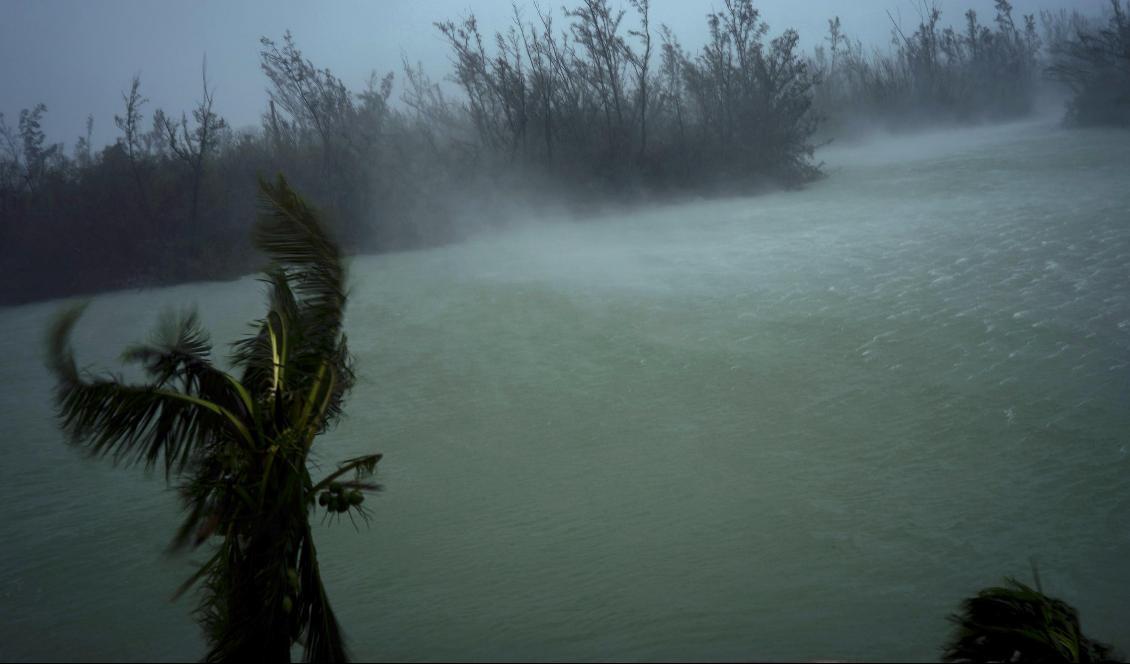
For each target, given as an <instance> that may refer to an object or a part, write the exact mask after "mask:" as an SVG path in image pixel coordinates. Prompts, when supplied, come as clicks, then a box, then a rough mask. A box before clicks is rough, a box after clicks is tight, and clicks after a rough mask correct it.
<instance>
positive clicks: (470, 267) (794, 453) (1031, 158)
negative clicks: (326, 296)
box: [0, 119, 1130, 660]
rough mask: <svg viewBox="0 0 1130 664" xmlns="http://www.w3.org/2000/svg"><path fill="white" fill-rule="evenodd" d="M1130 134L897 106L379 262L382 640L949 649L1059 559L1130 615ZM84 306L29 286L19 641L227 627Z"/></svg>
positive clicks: (329, 529)
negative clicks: (128, 419) (109, 377)
mask: <svg viewBox="0 0 1130 664" xmlns="http://www.w3.org/2000/svg"><path fill="white" fill-rule="evenodd" d="M1128 154H1130V134H1127V133H1126V132H1118V131H1107V130H1074V131H1066V130H1063V129H1061V128H1059V127H1058V126H1057V125H1056V123H1055V121H1053V120H1046V119H1045V120H1036V121H1029V122H1025V123H1020V124H1013V125H1005V126H1000V127H994V128H980V129H969V130H961V131H951V132H935V133H926V134H916V135H910V136H904V137H901V138H882V139H874V140H871V141H869V142H865V143H859V144H855V145H842V146H841V145H834V146H831V147H828V148H826V149H824V150H823V151H822V152H821V153H820V154H819V157H820V158H822V159H824V160H825V161H826V162H827V164H828V171H829V173H830V177H827V178H825V179H823V180H820V181H817V182H815V183H814V184H811V185H809V186H807V187H805V188H804V189H803V190H801V191H792V192H781V193H769V194H765V195H761V196H758V197H756V198H730V199H723V200H713V201H708V202H685V203H681V204H677V205H670V206H664V207H656V208H653V209H648V210H643V211H639V212H636V213H632V214H620V215H618V216H617V217H615V218H601V219H593V220H589V222H588V223H583V224H576V223H566V220H558V219H552V218H543V219H536V218H534V219H529V220H528V223H523V224H517V225H515V226H514V227H513V228H511V229H509V230H506V231H500V232H495V233H492V234H490V235H483V236H479V237H476V238H473V239H471V240H470V241H467V242H464V243H461V244H456V245H451V246H447V247H443V248H438V249H430V250H423V251H413V252H403V253H397V254H387V255H381V256H375V257H358V258H355V259H354V260H353V261H352V263H351V284H352V291H351V300H350V304H349V308H348V311H347V328H348V333H349V337H350V342H351V345H352V349H353V351H354V353H355V354H356V357H357V370H358V375H359V381H358V385H357V386H356V388H355V390H354V391H353V393H352V395H351V397H350V399H349V401H348V403H347V406H346V418H345V420H344V421H343V423H342V424H341V425H340V426H339V427H338V428H337V429H336V430H334V431H333V432H331V433H329V434H327V435H326V436H325V437H324V439H321V440H320V442H319V443H318V446H316V447H315V449H318V448H319V447H320V449H321V450H322V452H321V453H322V455H323V456H324V458H326V459H327V460H336V459H339V458H345V457H348V456H352V455H355V454H361V453H364V452H368V451H371V450H374V449H375V450H378V451H381V452H383V453H385V459H384V461H383V462H382V465H381V471H380V473H379V478H380V481H381V482H382V483H383V484H384V485H385V491H384V493H383V494H380V495H378V496H375V497H373V498H371V499H370V501H371V502H370V503H369V505H368V506H369V507H371V508H372V510H373V512H374V519H373V522H372V524H371V525H370V527H368V528H365V527H362V529H361V531H360V534H358V533H355V532H354V531H353V529H352V528H351V527H350V525H349V524H348V522H346V523H338V524H334V525H326V526H325V527H321V528H319V529H318V532H317V537H318V542H319V553H320V554H321V557H320V560H321V566H322V569H323V572H324V574H325V577H326V583H327V585H328V590H329V593H330V596H331V597H332V598H333V601H334V604H335V607H336V609H337V612H338V615H339V618H340V619H341V621H342V623H343V625H344V627H345V629H346V630H347V635H348V637H349V641H350V644H351V646H352V648H353V651H354V653H355V655H356V656H357V658H359V659H371V658H379V659H388V660H395V659H402V658H411V659H428V660H437V659H448V658H458V659H495V658H505V659H514V660H520V659H525V658H530V657H533V658H538V659H575V658H583V659H656V658H670V659H690V658H695V657H706V658H711V659H725V658H732V659H749V658H757V659H774V658H787V659H801V658H849V659H852V658H854V659H884V660H900V659H910V660H936V659H937V658H938V656H939V650H938V647H939V644H940V643H942V641H944V639H945V636H946V634H947V630H948V625H947V623H946V620H945V616H946V615H947V614H948V613H949V612H951V611H953V610H954V608H955V607H956V606H957V603H958V602H959V601H960V599H961V598H963V597H965V596H968V595H969V594H970V593H972V592H974V591H975V590H977V589H978V588H981V587H984V586H985V585H988V584H991V583H993V582H995V581H996V580H997V579H999V578H1000V577H1002V576H1005V575H1015V576H1018V577H1021V578H1028V577H1029V575H1030V573H1029V569H1030V567H1029V561H1030V560H1031V559H1035V560H1036V561H1037V562H1038V564H1039V568H1040V570H1041V574H1042V576H1043V580H1044V584H1045V587H1046V588H1047V589H1048V590H1049V592H1052V593H1054V594H1056V595H1058V596H1060V597H1062V598H1063V599H1065V600H1067V601H1069V602H1071V603H1073V604H1074V605H1075V606H1076V607H1077V608H1078V609H1079V611H1080V615H1081V616H1082V617H1083V620H1084V625H1085V627H1086V630H1087V633H1088V634H1089V635H1092V636H1094V637H1095V638H1099V639H1103V640H1109V641H1114V642H1115V643H1116V644H1117V643H1121V644H1125V643H1127V641H1126V639H1125V636H1126V632H1125V626H1126V625H1127V624H1130V605H1128V604H1127V602H1126V598H1125V592H1124V589H1125V588H1127V587H1130V562H1128V561H1130V485H1128V483H1127V481H1126V479H1127V477H1130V438H1128V434H1127V432H1128V431H1130V408H1128V406H1130V225H1128V223H1127V222H1128V220H1130V169H1128V168H1127V155H1128ZM261 290H262V289H261V285H260V284H259V283H258V282H257V281H256V280H255V279H254V278H252V277H247V278H244V279H242V280H240V281H237V282H230V283H219V282H216V283H198V284H189V285H184V286H178V287H173V288H166V289H153V290H145V291H138V292H116V293H110V294H105V295H101V296H98V297H96V298H95V299H94V301H93V304H92V305H91V307H90V308H89V310H88V312H87V315H86V316H85V317H84V318H83V320H82V321H81V322H80V325H79V327H78V329H77V331H76V336H75V346H76V349H77V351H78V355H79V358H78V359H79V364H80V365H86V364H91V365H95V366H98V367H105V368H109V369H115V370H117V367H118V364H117V361H116V354H117V353H118V352H119V350H120V349H121V348H122V347H123V346H124V345H125V344H127V343H129V342H133V341H136V340H139V339H142V338H144V336H145V335H146V334H147V332H148V330H149V329H150V328H151V326H152V324H153V323H154V322H155V321H156V319H157V314H158V312H159V311H160V310H161V309H162V308H166V307H171V306H184V305H192V304H195V305H198V306H199V307H200V312H201V315H202V319H203V322H204V324H205V326H206V327H207V328H208V329H209V330H211V331H212V334H213V339H214V341H215V342H216V343H217V350H218V351H220V352H222V351H223V350H224V348H225V347H224V344H225V343H226V342H227V341H229V340H234V339H236V338H237V337H238V336H240V335H242V334H243V333H244V332H245V331H246V327H245V326H246V323H247V321H249V320H251V319H253V318H254V317H256V316H258V315H260V314H261V311H262V305H261V301H262V293H261ZM60 306H61V303H60V302H58V301H54V302H44V303H39V304H32V305H26V306H20V307H13V308H7V309H2V310H0V329H3V330H4V335H3V336H0V353H2V354H3V356H4V357H5V358H7V359H6V362H5V371H4V373H5V378H6V379H5V380H4V381H3V383H0V413H2V416H3V421H4V422H5V423H6V425H7V431H6V433H5V435H4V439H5V441H6V443H7V445H8V454H7V461H6V462H5V463H4V464H2V465H0V506H2V507H0V510H3V511H4V512H5V513H4V514H3V516H2V517H0V522H2V523H4V524H5V530H6V531H7V532H6V541H7V542H8V544H7V545H6V546H5V547H4V548H3V549H2V550H0V612H2V614H3V618H2V619H0V658H2V659H6V660H11V659H28V658H68V659H71V658H83V659H123V660H146V659H150V658H153V659H163V660H168V659H185V658H190V657H197V656H199V655H200V654H201V653H202V652H203V647H204V646H203V642H202V640H201V638H200V636H199V631H198V628H197V626H196V625H195V624H194V623H193V621H192V619H191V617H190V609H191V602H187V601H181V602H178V603H170V602H169V601H168V600H169V598H170V596H171V595H172V593H173V592H174V590H175V589H176V588H177V586H178V585H179V584H180V583H181V581H182V580H183V579H184V578H185V577H187V576H188V575H189V574H190V573H191V572H192V570H193V567H192V565H190V564H189V563H190V561H195V560H197V559H198V558H202V557H203V554H197V555H192V556H188V557H187V558H185V557H175V558H170V557H164V556H162V552H163V551H164V550H165V547H166V545H167V543H168V539H169V537H170V534H171V531H170V528H171V527H170V524H172V523H174V522H175V519H176V517H177V514H178V508H177V505H176V500H175V494H174V492H173V491H172V490H164V489H163V486H164V485H163V478H162V477H160V476H158V475H154V476H152V477H150V478H148V479H146V478H144V477H142V476H141V474H140V473H135V472H124V471H122V470H120V469H114V468H112V467H111V466H110V465H109V464H108V463H91V462H89V461H87V460H85V459H84V458H82V456H81V455H80V454H79V452H78V451H76V450H74V449H72V448H69V447H67V446H66V445H64V444H63V437H62V434H61V433H60V432H59V431H58V429H57V427H56V423H55V420H54V416H53V410H52V406H51V398H50V390H51V381H50V378H49V376H48V374H47V372H46V370H45V369H44V368H43V363H42V357H41V355H40V353H39V352H33V351H32V350H30V349H39V348H41V344H42V338H43V334H44V330H45V328H46V325H47V323H48V321H49V320H50V318H51V316H52V315H53V314H54V313H55V312H56V311H57V310H58V309H59V308H60ZM1120 639H1121V641H1120Z"/></svg>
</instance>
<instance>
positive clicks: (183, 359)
mask: <svg viewBox="0 0 1130 664" xmlns="http://www.w3.org/2000/svg"><path fill="white" fill-rule="evenodd" d="M211 352H212V343H211V340H210V339H209V337H208V333H207V332H205V331H204V329H203V328H202V327H201V326H200V320H199V317H198V316H197V314H196V312H195V311H193V310H190V311H187V312H185V313H182V314H180V315H179V316H177V315H173V314H170V313H166V314H165V315H164V316H163V317H162V318H161V321H160V323H159V324H158V326H157V330H156V332H155V333H154V335H153V337H152V340H151V341H150V342H149V343H147V344H137V345H134V346H130V347H128V348H126V350H125V351H124V352H123V353H122V359H123V360H125V361H127V362H136V363H139V364H141V365H142V366H143V367H144V368H145V371H146V373H148V374H149V376H150V377H151V378H153V380H154V381H155V382H156V384H158V385H164V384H165V383H167V382H169V380H171V379H172V378H174V377H175V376H178V375H184V374H188V375H194V374H199V373H200V372H202V371H206V370H210V369H211V368H212V365H211V362H210V358H209V355H210V354H211Z"/></svg>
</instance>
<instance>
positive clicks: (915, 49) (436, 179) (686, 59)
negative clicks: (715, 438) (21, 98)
mask: <svg viewBox="0 0 1130 664" xmlns="http://www.w3.org/2000/svg"><path fill="white" fill-rule="evenodd" d="M720 4H721V9H720V10H718V11H714V12H711V13H709V14H707V15H706V17H705V18H706V23H707V27H708V39H707V43H706V44H704V45H702V46H701V47H700V48H698V49H697V50H696V49H687V48H685V47H684V46H683V45H682V44H680V42H679V41H678V39H677V37H676V36H675V34H674V33H673V32H672V31H671V30H670V29H669V28H668V27H667V26H663V25H656V24H655V23H654V21H653V19H652V16H651V11H650V7H649V3H648V2H647V0H627V5H626V6H625V8H623V9H618V8H615V7H614V6H613V4H612V3H611V0H581V1H580V2H579V3H578V4H576V5H574V6H573V7H572V8H571V9H565V10H564V12H563V15H560V16H556V17H555V16H554V15H553V14H552V13H551V12H548V11H543V10H541V9H540V8H538V7H537V6H535V7H534V10H533V11H532V12H525V13H523V12H520V11H518V10H517V9H516V10H515V16H514V20H513V23H512V25H510V26H509V27H508V28H506V29H504V30H501V31H499V32H496V33H494V34H492V35H488V34H484V33H483V31H482V28H480V26H479V24H478V21H477V20H476V19H475V17H474V16H473V15H467V16H464V17H461V18H458V19H455V20H447V21H441V22H438V23H437V24H436V28H437V29H438V31H439V34H440V35H441V36H442V37H443V38H444V39H445V40H446V42H447V45H448V47H449V48H450V53H451V56H452V58H451V59H452V62H453V71H451V72H450V73H449V75H448V76H447V79H448V80H449V81H450V82H451V83H452V84H454V85H455V86H456V87H457V89H458V94H457V95H453V94H452V93H451V92H450V88H448V93H447V94H445V93H444V90H443V88H441V86H440V85H438V84H437V83H436V82H435V81H433V80H432V79H430V78H429V77H428V75H427V74H426V73H425V72H424V71H422V69H421V68H420V67H419V66H414V65H412V64H410V63H408V62H405V63H404V66H403V68H402V71H401V74H400V77H399V78H400V80H399V82H397V81H396V80H395V79H396V77H395V76H394V74H392V73H388V74H386V75H383V76H381V75H377V74H376V73H374V74H373V76H372V77H371V78H370V80H369V81H368V84H367V85H366V86H364V88H363V89H361V90H351V89H350V88H349V87H348V86H346V84H345V83H344V82H343V81H342V80H341V79H340V78H338V77H337V76H336V75H334V74H333V73H332V72H331V71H330V70H328V69H324V68H319V67H317V66H316V65H314V64H313V63H312V62H311V61H310V60H309V59H307V58H306V57H305V56H304V55H303V54H302V52H301V50H300V49H299V47H298V45H297V43H296V41H295V39H294V38H293V37H292V36H291V35H290V34H289V33H287V34H286V35H284V36H283V38H282V39H281V40H280V41H274V40H272V39H267V38H264V39H263V40H262V42H261V50H260V66H261V68H262V70H263V73H264V74H265V75H266V77H267V80H268V82H269V88H268V89H269V99H268V102H267V106H266V108H265V109H264V112H263V114H262V121H261V126H260V127H259V128H258V129H254V130H243V131H236V130H235V129H233V128H232V127H231V126H229V124H228V122H227V121H225V119H224V118H222V117H220V116H219V115H218V114H217V113H216V112H215V111H214V98H213V92H212V89H211V88H210V87H209V85H208V79H207V75H206V70H205V71H203V72H202V74H203V76H202V80H201V89H200V96H199V101H198V103H197V104H196V106H195V107H194V108H193V109H192V110H191V112H189V113H182V114H180V116H179V117H177V116H176V115H173V114H171V113H166V112H165V111H163V110H162V109H160V108H156V109H151V108H150V103H149V101H148V99H146V98H145V96H144V90H143V86H142V83H141V81H140V80H139V79H138V78H136V77H135V78H134V79H133V80H132V81H131V82H130V85H129V86H128V90H127V91H125V92H123V95H122V111H121V114H120V115H116V116H115V117H114V118H113V120H114V124H115V126H116V127H117V128H118V130H119V136H118V139H117V141H116V142H115V143H114V144H113V145H110V146H108V147H105V148H102V149H95V147H94V146H93V145H92V144H91V132H92V123H93V121H94V120H93V118H90V119H88V122H87V126H86V132H85V135H83V136H80V137H79V138H78V140H77V141H76V142H75V143H74V145H73V148H72V149H71V150H70V151H69V152H68V151H67V150H65V149H64V146H63V144H61V143H51V142H49V141H48V140H47V137H46V136H45V134H44V132H43V130H42V128H41V122H42V120H43V117H44V114H45V113H46V112H47V109H46V107H44V106H43V105H42V104H41V105H38V106H35V107H33V108H30V109H25V110H24V111H22V112H21V113H20V114H19V117H18V118H17V119H16V120H15V122H14V124H9V123H8V122H6V121H5V119H4V118H3V116H0V219H2V220H3V223H2V224H0V265H2V266H3V278H2V279H0V303H13V302H21V301H28V300H34V299H39V298H44V297H52V296H58V295H64V294H71V293H79V292H92V291H99V290H105V289H110V288H122V287H133V286H141V285H152V284H160V283H170V282H179V281H189V280H196V279H202V278H216V277H226V276H235V275H239V274H245V273H247V272H250V271H252V270H253V269H254V268H255V266H256V261H257V260H258V258H257V256H256V254H255V253H254V251H253V249H252V247H250V246H249V245H248V244H247V243H246V242H245V239H244V238H245V236H246V221H245V220H246V219H248V218H250V215H251V213H252V211H253V208H254V200H253V198H252V197H251V196H249V195H248V193H247V192H249V191H252V190H253V188H254V186H253V185H254V182H255V180H256V178H257V177H258V176H259V175H260V174H262V173H268V172H276V171H279V170H285V171H286V172H287V173H288V174H289V175H290V177H291V180H292V181H293V182H294V183H295V184H296V186H298V187H300V188H301V189H302V190H303V191H305V192H307V194H308V197H309V199H310V200H311V201H312V202H313V203H315V204H316V205H317V206H318V207H319V209H320V210H321V211H322V213H323V214H324V216H325V217H326V219H327V223H328V225H329V226H330V228H331V230H332V232H333V234H334V235H335V236H336V237H337V238H338V239H339V241H341V242H342V244H343V246H344V247H345V249H346V250H347V251H350V252H359V251H368V252H373V251H376V252H380V251H390V250H397V249H402V248H410V247H419V246H428V245H433V244H437V243H443V242H447V241H450V240H453V239H457V238H458V237H459V235H460V233H462V232H464V228H465V225H466V224H465V222H466V221H467V220H468V219H484V218H490V217H491V216H493V215H497V214H500V210H501V209H502V207H503V206H504V204H507V203H509V202H510V201H511V200H514V201H516V202H517V203H521V202H530V203H537V204H554V203H561V204H567V205H591V204H593V203H594V202H600V201H608V200H628V201H631V200H635V199H639V198H642V197H654V196H669V195H676V196H677V195H681V194H683V193H688V192H689V193H708V194H709V193H713V192H719V191H726V192H746V191H750V190H752V189H753V188H755V187H761V186H764V185H767V184H769V185H779V186H798V185H802V184H804V183H805V182H808V181H810V180H812V179H813V178H816V177H818V176H819V175H820V167H819V164H818V163H815V162H814V160H813V149H814V146H815V144H816V143H817V141H818V140H824V139H825V138H827V137H832V136H836V135H842V133H843V132H846V131H849V130H851V129H852V127H853V125H856V124H858V123H860V122H862V121H866V122H867V123H869V124H878V125H880V126H883V127H887V128H899V127H903V126H907V125H914V124H922V123H937V122H943V123H960V122H977V121H983V120H993V119H1004V118H1013V117H1020V116H1022V115H1024V114H1025V113H1027V112H1029V111H1030V110H1031V109H1032V107H1033V105H1034V99H1035V96H1036V93H1037V91H1038V90H1037V88H1038V83H1039V81H1040V78H1041V75H1042V73H1043V72H1044V71H1045V68H1048V67H1050V69H1047V71H1048V72H1050V73H1051V75H1052V76H1053V77H1054V78H1055V79H1056V80H1059V81H1062V82H1064V83H1066V84H1067V85H1069V86H1070V87H1071V89H1072V90H1073V91H1074V94H1075V96H1074V98H1073V101H1072V102H1071V107H1070V118H1071V119H1072V120H1073V121H1076V122H1079V123H1108V124H1119V123H1122V124H1125V122H1126V118H1127V112H1126V108H1127V101H1126V100H1127V95H1126V90H1127V81H1128V80H1130V66H1128V65H1127V61H1128V60H1127V56H1126V53H1127V44H1130V38H1128V37H1127V29H1128V28H1127V24H1128V23H1127V19H1126V12H1125V11H1123V10H1121V9H1120V8H1119V6H1118V4H1117V3H1116V2H1114V0H1112V6H1113V7H1114V15H1113V16H1112V17H1110V20H1109V25H1105V24H1097V23H1095V21H1094V20H1093V19H1088V18H1086V17H1083V16H1080V15H1079V14H1077V13H1067V12H1060V13H1058V14H1053V13H1047V12H1045V13H1044V15H1042V16H1041V17H1039V19H1037V17H1035V16H1032V15H1025V16H1021V17H1014V16H1013V10H1012V6H1011V5H1010V4H1009V3H1008V2H1007V1H1006V0H997V2H996V11H995V14H994V16H993V17H992V19H991V21H989V22H985V21H982V20H981V19H980V18H979V17H978V16H977V15H976V14H975V13H974V12H972V11H970V12H967V13H966V14H965V16H964V23H962V25H961V27H960V28H957V27H946V26H944V25H943V24H942V16H941V14H940V13H939V12H938V11H937V10H936V9H932V8H929V7H927V6H923V9H922V14H921V16H920V20H919V23H918V25H917V26H916V27H914V28H913V29H910V28H904V27H903V26H901V25H899V24H898V23H897V22H894V21H892V29H893V31H892V36H893V47H892V49H889V50H886V51H880V50H874V51H870V52H867V51H865V49H864V47H863V46H862V44H861V43H860V42H859V41H853V40H851V39H850V38H849V37H848V36H847V34H846V32H845V30H844V28H843V26H842V25H841V22H840V21H839V19H838V18H837V19H832V20H831V21H830V22H829V34H828V35H827V37H826V39H825V40H824V44H823V45H822V46H820V47H818V48H816V49H815V51H814V52H813V53H811V54H804V53H802V52H801V50H800V47H799V35H798V34H797V32H796V31H795V30H789V29H787V30H784V31H781V32H773V31H771V30H770V28H769V26H768V25H766V23H765V22H764V21H763V20H762V17H761V15H760V13H759V12H758V10H757V8H756V7H755V6H754V4H753V3H752V1H751V0H723V1H722V2H721V3H720ZM1038 25H1039V29H1038V27H1037V26H1038ZM1038 32H1042V33H1043V37H1042V38H1041V37H1040V35H1039V34H1038ZM394 89H395V90H398V91H399V94H394ZM822 123H823V128H822ZM818 132H820V133H819V134H818Z"/></svg>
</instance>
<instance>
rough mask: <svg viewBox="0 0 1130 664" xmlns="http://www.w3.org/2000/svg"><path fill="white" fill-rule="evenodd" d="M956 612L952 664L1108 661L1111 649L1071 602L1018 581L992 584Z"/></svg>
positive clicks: (949, 650)
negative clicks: (1089, 632)
mask: <svg viewBox="0 0 1130 664" xmlns="http://www.w3.org/2000/svg"><path fill="white" fill-rule="evenodd" d="M961 609H962V610H961V613H959V614H955V615H952V616H950V621H951V622H952V623H954V625H955V629H954V633H953V635H952V637H951V639H950V642H949V643H948V644H947V645H946V647H945V652H944V655H943V659H944V660H945V661H947V662H1009V661H1025V662H1030V661H1034V662H1053V661H1054V662H1105V661H1110V659H1111V652H1110V648H1109V647H1107V646H1105V645H1103V644H1101V643H1098V642H1095V641H1091V640H1090V639H1088V638H1087V637H1086V636H1084V635H1083V632H1082V629H1081V628H1080V626H1079V616H1078V614H1077V613H1076V612H1075V609H1074V608H1073V607H1072V606H1071V605H1070V604H1067V603H1066V602H1064V601H1062V600H1059V599H1055V598H1052V597H1048V596H1047V595H1045V594H1044V593H1043V592H1041V591H1039V590H1036V589H1033V588H1031V587H1029V586H1027V585H1025V584H1023V583H1021V582H1019V581H1017V580H1015V579H1006V580H1005V585H1004V586H996V587H991V588H986V589H984V590H982V591H980V592H978V593H977V594H976V595H974V596H973V597H970V598H968V599H966V600H965V601H963V602H962V605H961Z"/></svg>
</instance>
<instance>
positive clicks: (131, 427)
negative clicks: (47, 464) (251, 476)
mask: <svg viewBox="0 0 1130 664" xmlns="http://www.w3.org/2000/svg"><path fill="white" fill-rule="evenodd" d="M82 311H83V307H81V306H80V307H75V308H72V309H70V310H68V311H66V312H64V313H63V314H62V315H61V316H59V318H58V319H57V320H56V321H55V323H54V325H52V327H51V329H50V333H49V338H48V364H49V367H50V368H51V369H52V370H53V371H54V373H55V376H56V379H57V382H56V388H55V391H56V393H55V398H56V403H57V404H58V407H59V415H60V418H61V420H62V426H63V430H64V431H65V432H66V433H67V434H68V435H69V437H70V439H71V442H72V443H73V444H76V445H79V446H82V447H84V448H85V449H86V450H87V451H89V452H90V453H91V454H93V455H95V456H107V455H108V456H111V457H113V459H114V460H115V461H116V462H122V463H125V464H127V465H128V464H132V463H137V462H143V463H144V464H145V466H146V467H147V468H151V467H153V466H154V465H156V464H157V462H158V461H160V460H161V459H164V465H165V472H166V474H169V473H171V472H172V471H173V470H177V471H178V472H179V471H180V470H183V469H184V467H185V466H186V465H187V464H188V462H189V461H190V460H191V459H192V457H193V454H194V453H195V452H197V451H198V450H199V449H200V448H202V447H205V446H208V445H214V444H219V443H222V442H226V441H239V442H241V443H248V444H249V443H251V441H252V437H251V432H250V430H249V429H248V428H247V426H246V424H245V423H244V422H243V421H242V420H241V419H240V418H239V417H238V416H237V415H236V414H235V413H233V412H232V411H231V410H229V409H228V408H225V407H224V406H222V405H220V404H217V403H215V402H214V401H211V400H208V399H206V398H202V397H198V396H194V395H191V394H185V393H181V392H176V391H173V390H169V389H165V388H163V387H161V386H160V385H161V384H160V382H158V383H156V384H150V385H125V384H123V383H121V382H120V381H118V380H116V379H109V378H95V379H89V378H87V377H86V376H84V375H83V374H82V372H80V371H79V369H78V367H77V365H76V364H75V360H74V352H73V351H72V350H71V347H70V345H69V341H68V339H69V336H70V332H71V330H72V328H73V327H74V325H75V323H76V322H77V320H78V318H79V316H80V315H81V314H82ZM155 362H158V363H160V362H162V361H157V360H155ZM162 370H163V369H162Z"/></svg>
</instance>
